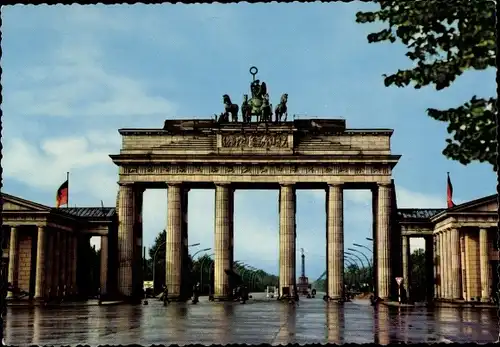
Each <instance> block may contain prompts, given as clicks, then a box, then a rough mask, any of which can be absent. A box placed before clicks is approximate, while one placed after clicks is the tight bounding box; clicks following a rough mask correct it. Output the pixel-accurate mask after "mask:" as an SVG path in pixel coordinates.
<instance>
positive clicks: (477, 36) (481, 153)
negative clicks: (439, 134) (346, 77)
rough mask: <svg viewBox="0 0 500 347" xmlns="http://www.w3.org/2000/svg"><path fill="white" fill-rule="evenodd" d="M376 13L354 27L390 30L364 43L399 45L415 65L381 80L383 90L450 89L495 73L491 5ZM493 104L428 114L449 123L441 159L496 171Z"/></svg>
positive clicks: (412, 4)
mask: <svg viewBox="0 0 500 347" xmlns="http://www.w3.org/2000/svg"><path fill="white" fill-rule="evenodd" d="M374 2H376V3H378V4H379V5H380V10H379V11H377V12H358V13H357V14H356V22H358V23H370V22H377V21H381V22H386V23H387V24H388V27H387V28H386V29H384V30H382V31H380V32H377V33H372V34H369V35H368V42H369V43H373V42H382V41H389V42H391V43H393V42H396V41H397V39H398V38H399V40H401V42H402V43H403V44H405V45H406V46H407V48H408V52H407V53H406V56H407V57H408V58H410V59H411V60H412V61H413V62H414V65H413V67H412V68H411V69H407V70H398V71H397V72H396V73H395V74H392V75H384V77H385V80H384V83H385V85H386V86H391V85H396V86H397V87H406V86H408V85H409V84H411V83H413V86H414V88H416V89H419V88H421V87H424V86H427V85H434V86H435V88H436V90H441V89H444V88H446V87H449V86H450V85H451V83H453V82H454V81H455V79H456V78H457V77H458V76H460V75H461V74H462V73H463V72H464V71H466V70H468V69H475V70H485V69H487V68H488V67H495V59H496V38H495V2H493V1H484V0H475V1H471V0H454V1H448V2H445V1H441V0H439V1H402V0H392V1H383V0H378V1H374ZM496 112H497V106H496V99H495V98H490V99H477V98H476V96H474V97H472V99H471V100H470V101H468V102H466V103H465V104H463V105H462V106H459V107H457V108H450V109H448V110H436V109H428V110H427V113H428V115H429V116H430V117H432V118H434V119H436V120H439V121H443V122H447V123H449V125H448V133H449V134H451V136H452V138H448V139H446V142H447V146H446V147H445V149H444V150H443V154H444V155H445V156H446V157H447V158H450V159H453V160H458V161H459V162H460V163H462V164H464V165H466V164H469V163H470V162H472V161H479V162H488V163H490V164H491V165H493V167H494V170H496V169H497V167H496V148H497V140H496V133H495V132H496V122H495V121H496V119H495V117H494V115H495V114H496Z"/></svg>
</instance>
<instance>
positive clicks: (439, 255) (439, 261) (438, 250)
mask: <svg viewBox="0 0 500 347" xmlns="http://www.w3.org/2000/svg"><path fill="white" fill-rule="evenodd" d="M435 237H436V253H435V258H436V264H437V275H436V280H437V291H436V296H437V297H438V298H442V297H443V294H442V292H441V289H442V284H443V279H442V267H443V265H442V253H441V235H440V234H439V233H436V234H435Z"/></svg>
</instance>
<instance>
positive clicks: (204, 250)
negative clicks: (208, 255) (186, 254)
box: [191, 248, 212, 259]
mask: <svg viewBox="0 0 500 347" xmlns="http://www.w3.org/2000/svg"><path fill="white" fill-rule="evenodd" d="M211 249H212V248H203V249H200V250H199V251H196V252H195V253H194V254H193V255H192V256H191V258H192V259H194V256H195V255H197V254H198V253H200V252H206V251H209V250H211Z"/></svg>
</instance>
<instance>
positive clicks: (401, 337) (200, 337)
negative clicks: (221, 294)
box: [5, 295, 498, 345]
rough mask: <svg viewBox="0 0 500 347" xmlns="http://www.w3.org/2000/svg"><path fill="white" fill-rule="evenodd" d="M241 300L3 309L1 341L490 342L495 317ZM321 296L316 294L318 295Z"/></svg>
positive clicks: (482, 312) (486, 312)
mask: <svg viewBox="0 0 500 347" xmlns="http://www.w3.org/2000/svg"><path fill="white" fill-rule="evenodd" d="M255 297H256V298H255V300H251V301H250V302H248V303H247V304H245V305H242V304H239V303H213V302H208V301H207V300H206V298H202V301H200V303H199V304H197V305H192V304H190V303H187V304H180V303H174V304H171V305H170V306H168V307H164V306H163V305H162V303H161V302H159V301H157V300H150V301H149V305H147V306H128V305H119V306H81V307H61V308H57V309H47V308H45V309H44V308H40V307H36V308H22V307H11V308H8V316H7V321H6V336H5V340H6V342H7V344H12V345H29V344H38V345H61V344H64V345H68V344H70V345H76V344H90V345H98V344H114V345H116V344H132V343H138V344H142V345H151V344H179V345H184V344H192V343H201V344H204V345H209V344H212V343H220V344H227V343H248V344H260V343H270V344H273V345H277V344H287V343H300V344H304V343H326V342H330V343H351V342H354V343H367V342H375V343H380V344H387V343H390V342H391V343H392V342H399V341H400V342H407V343H415V342H443V341H451V342H478V343H484V342H494V341H496V340H497V336H498V318H497V313H496V311H495V310H491V309H458V308H437V309H434V310H433V311H430V310H427V309H426V308H412V309H401V310H400V311H399V312H398V309H397V308H389V307H387V306H380V307H379V308H378V309H377V310H374V308H373V307H371V306H370V305H369V303H368V301H354V302H350V303H345V304H344V305H343V306H342V305H338V304H334V303H325V302H323V301H322V300H321V298H318V296H317V297H316V299H303V300H301V301H300V305H299V306H297V307H294V306H291V305H288V304H284V303H279V302H277V301H275V300H266V299H265V298H264V297H263V296H262V295H256V296H255ZM319 297H321V295H319Z"/></svg>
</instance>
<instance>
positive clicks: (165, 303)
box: [163, 285, 170, 306]
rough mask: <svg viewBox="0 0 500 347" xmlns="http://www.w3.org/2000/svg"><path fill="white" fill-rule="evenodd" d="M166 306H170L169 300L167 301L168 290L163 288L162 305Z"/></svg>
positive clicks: (165, 287)
mask: <svg viewBox="0 0 500 347" xmlns="http://www.w3.org/2000/svg"><path fill="white" fill-rule="evenodd" d="M167 304H170V300H169V299H168V288H167V286H166V285H165V286H163V305H164V306H167Z"/></svg>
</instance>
